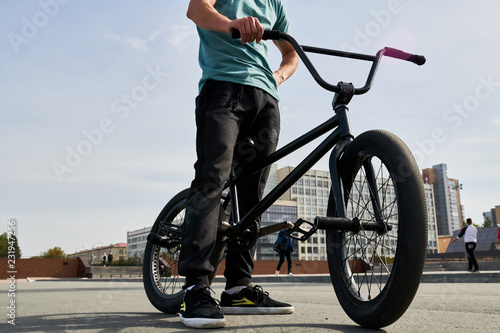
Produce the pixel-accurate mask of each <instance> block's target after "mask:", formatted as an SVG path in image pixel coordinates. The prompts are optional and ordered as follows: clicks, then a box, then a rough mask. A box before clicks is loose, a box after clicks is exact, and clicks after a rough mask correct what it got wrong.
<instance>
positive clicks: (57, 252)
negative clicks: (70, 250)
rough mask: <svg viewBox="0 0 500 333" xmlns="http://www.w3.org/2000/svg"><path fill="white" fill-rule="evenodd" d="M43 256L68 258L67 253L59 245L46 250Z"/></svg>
mask: <svg viewBox="0 0 500 333" xmlns="http://www.w3.org/2000/svg"><path fill="white" fill-rule="evenodd" d="M42 257H44V258H50V259H64V258H66V253H64V251H63V250H62V249H61V248H60V247H59V246H56V247H53V248H52V249H48V250H47V251H45V252H44V253H43V256H42Z"/></svg>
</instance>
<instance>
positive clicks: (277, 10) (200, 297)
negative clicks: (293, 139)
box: [179, 0, 299, 328]
mask: <svg viewBox="0 0 500 333" xmlns="http://www.w3.org/2000/svg"><path fill="white" fill-rule="evenodd" d="M187 16H188V18H189V19H191V20H192V21H193V22H194V23H195V24H196V26H197V31H198V35H199V37H200V46H199V64H200V67H201V69H202V77H201V80H200V82H199V95H198V97H197V98H196V110H195V114H196V127H197V132H196V152H197V161H196V163H195V165H194V168H195V176H194V180H193V181H192V183H191V188H190V192H189V195H188V198H187V207H186V216H185V221H184V231H183V238H182V247H181V253H180V258H179V273H180V274H181V275H183V276H185V277H186V284H185V291H186V292H185V295H184V300H183V303H182V307H181V311H180V314H179V317H180V320H181V322H182V323H183V324H184V325H185V326H188V327H195V328H200V327H203V328H215V327H223V326H225V319H224V316H223V314H222V311H223V312H224V313H225V314H231V313H235V314H259V313H266V314H272V313H292V312H293V311H294V308H293V306H291V305H290V304H286V303H282V302H278V301H275V300H273V299H271V298H270V297H269V295H268V293H267V292H264V291H263V290H262V288H261V287H260V286H252V285H251V281H250V280H251V276H252V271H253V267H254V261H253V255H254V252H255V249H250V250H247V251H236V250H237V244H233V243H231V242H230V243H229V244H228V248H229V249H231V250H232V251H228V253H227V255H226V268H225V271H224V276H225V277H226V287H225V291H224V292H223V293H222V295H221V302H220V306H221V308H222V311H221V308H219V306H218V304H217V302H216V301H215V300H214V299H213V298H212V296H211V294H210V289H209V287H208V285H209V279H208V276H209V275H210V274H211V273H212V272H213V271H214V267H213V266H212V265H211V264H210V262H209V258H210V255H211V254H212V251H213V249H214V246H215V242H216V237H217V221H218V216H219V205H220V196H221V192H222V189H223V187H224V183H225V181H226V180H227V178H228V176H229V173H230V170H231V164H232V161H233V153H234V147H235V144H236V142H238V141H240V140H243V139H246V138H250V139H251V140H253V141H254V142H255V147H256V154H252V156H247V157H248V158H245V159H243V161H242V162H243V163H242V165H240V169H242V170H243V171H244V170H245V168H246V167H248V166H250V165H252V164H254V163H257V162H258V161H259V160H260V159H262V158H263V157H265V156H267V155H269V154H271V153H272V152H274V151H275V150H276V146H277V144H278V136H279V130H280V121H279V108H278V86H279V85H280V84H281V83H283V82H284V81H285V80H286V79H288V78H289V77H290V76H291V75H292V74H293V72H294V71H295V70H296V68H297V66H298V63H299V57H298V55H297V53H296V52H295V50H294V49H293V47H292V46H291V45H290V44H289V43H288V42H286V41H274V44H275V45H276V46H277V48H278V50H279V51H280V53H281V59H282V60H281V63H280V65H279V68H278V69H277V70H275V71H273V70H272V69H271V66H270V64H269V62H268V60H267V56H268V45H267V44H268V43H267V41H263V40H262V36H263V33H264V30H280V31H281V32H284V33H289V23H288V19H287V16H286V13H285V10H284V8H283V5H282V3H281V0H191V1H190V3H189V7H188V12H187ZM232 29H236V30H238V31H240V34H241V39H240V40H235V39H232V38H231V36H230V33H231V30H232ZM240 162H241V161H240ZM269 170H270V169H269V168H265V169H263V170H262V171H261V172H260V173H257V174H252V175H251V176H248V177H245V180H244V181H242V182H241V183H239V184H238V193H239V194H240V196H239V206H240V207H239V208H240V214H241V216H244V215H245V213H246V212H248V211H249V210H250V209H251V207H253V206H254V205H255V204H256V203H258V202H259V201H260V200H261V198H262V194H263V191H264V187H265V184H266V181H267V177H268V175H269ZM259 222H260V221H256V223H259Z"/></svg>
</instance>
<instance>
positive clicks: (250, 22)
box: [186, 0, 264, 44]
mask: <svg viewBox="0 0 500 333" xmlns="http://www.w3.org/2000/svg"><path fill="white" fill-rule="evenodd" d="M216 2H217V0H191V1H190V2H189V7H188V11H187V14H186V15H187V17H188V18H189V19H190V20H192V21H193V22H194V23H195V24H196V25H197V26H199V27H200V28H202V29H205V30H212V31H218V32H226V33H231V30H232V29H237V30H239V32H240V34H241V44H245V43H251V42H253V41H256V42H257V43H259V42H260V41H261V40H262V34H264V28H263V27H262V25H261V24H260V22H259V20H258V19H257V18H256V17H251V16H249V17H244V18H239V19H236V20H234V21H233V20H230V19H229V18H227V17H226V16H224V15H222V14H220V13H219V12H218V11H217V10H216V9H215V7H214V6H215V3H216Z"/></svg>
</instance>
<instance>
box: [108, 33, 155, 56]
mask: <svg viewBox="0 0 500 333" xmlns="http://www.w3.org/2000/svg"><path fill="white" fill-rule="evenodd" d="M104 37H106V38H109V39H111V40H114V41H116V42H120V43H122V44H123V45H126V46H129V47H131V48H133V49H134V50H137V51H140V52H146V51H147V50H148V49H149V47H148V41H147V40H145V39H142V38H138V37H127V38H123V37H122V36H120V35H117V34H112V33H105V34H104Z"/></svg>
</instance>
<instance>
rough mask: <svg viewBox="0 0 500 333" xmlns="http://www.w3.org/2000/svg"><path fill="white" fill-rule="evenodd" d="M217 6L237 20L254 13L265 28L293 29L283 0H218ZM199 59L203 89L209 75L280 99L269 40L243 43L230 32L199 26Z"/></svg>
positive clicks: (219, 10)
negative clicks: (269, 53) (271, 61)
mask: <svg viewBox="0 0 500 333" xmlns="http://www.w3.org/2000/svg"><path fill="white" fill-rule="evenodd" d="M215 9H216V10H217V11H218V12H219V13H220V14H222V15H224V16H226V17H227V18H229V19H231V20H234V19H237V18H243V17H248V16H253V17H256V18H258V19H259V21H260V23H261V24H262V26H263V27H264V30H279V31H281V32H284V33H289V24H288V20H287V17H286V13H285V10H284V8H283V5H282V3H281V0H217V2H216V3H215ZM198 35H199V36H200V52H199V63H200V67H201V69H202V71H203V75H202V78H201V80H200V84H199V89H200V91H201V88H202V87H203V85H204V83H205V82H206V81H207V80H208V79H212V80H216V81H228V82H234V83H239V84H245V85H250V86H254V87H257V88H260V89H263V90H265V91H267V92H268V93H269V94H271V95H272V96H273V97H274V98H276V99H278V87H277V84H276V80H275V79H274V76H273V71H272V70H271V67H270V66H269V63H268V61H267V54H268V42H267V41H261V42H260V43H259V44H257V43H255V42H253V43H246V44H245V45H241V41H240V40H239V39H232V38H231V36H230V35H229V34H227V33H221V32H215V31H209V30H205V29H201V28H199V27H198Z"/></svg>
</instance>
